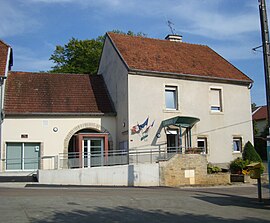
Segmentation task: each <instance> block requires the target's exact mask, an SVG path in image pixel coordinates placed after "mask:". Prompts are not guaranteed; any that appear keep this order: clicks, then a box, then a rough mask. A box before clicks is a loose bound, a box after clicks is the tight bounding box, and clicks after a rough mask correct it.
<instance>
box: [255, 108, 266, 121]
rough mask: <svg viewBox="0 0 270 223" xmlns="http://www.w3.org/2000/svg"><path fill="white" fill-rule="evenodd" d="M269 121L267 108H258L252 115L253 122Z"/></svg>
mask: <svg viewBox="0 0 270 223" xmlns="http://www.w3.org/2000/svg"><path fill="white" fill-rule="evenodd" d="M266 119H267V106H266V105H265V106H261V107H258V108H257V109H256V110H255V111H254V112H253V114H252V120H255V121H258V120H266Z"/></svg>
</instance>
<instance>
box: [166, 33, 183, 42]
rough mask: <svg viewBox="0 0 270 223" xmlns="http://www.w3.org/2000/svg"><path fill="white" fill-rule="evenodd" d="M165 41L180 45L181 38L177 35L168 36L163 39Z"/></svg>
mask: <svg viewBox="0 0 270 223" xmlns="http://www.w3.org/2000/svg"><path fill="white" fill-rule="evenodd" d="M165 39H166V40H169V41H174V42H180V43H182V36H181V35H177V34H169V35H167V36H166V37H165Z"/></svg>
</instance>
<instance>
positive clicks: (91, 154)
mask: <svg viewBox="0 0 270 223" xmlns="http://www.w3.org/2000/svg"><path fill="white" fill-rule="evenodd" d="M82 158H83V164H84V167H93V166H103V158H104V139H103V138H87V139H83V156H82Z"/></svg>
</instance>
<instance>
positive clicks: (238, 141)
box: [233, 137, 242, 153]
mask: <svg viewBox="0 0 270 223" xmlns="http://www.w3.org/2000/svg"><path fill="white" fill-rule="evenodd" d="M233 152H235V153H240V152H242V138H241V137H233Z"/></svg>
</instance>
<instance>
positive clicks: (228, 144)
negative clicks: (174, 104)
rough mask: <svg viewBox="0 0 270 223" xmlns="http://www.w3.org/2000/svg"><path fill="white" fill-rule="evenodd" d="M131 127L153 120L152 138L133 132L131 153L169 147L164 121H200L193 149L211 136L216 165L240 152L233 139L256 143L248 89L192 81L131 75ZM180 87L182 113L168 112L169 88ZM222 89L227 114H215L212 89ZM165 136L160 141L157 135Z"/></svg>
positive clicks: (211, 158)
mask: <svg viewBox="0 0 270 223" xmlns="http://www.w3.org/2000/svg"><path fill="white" fill-rule="evenodd" d="M128 77H129V101H130V103H129V123H130V126H129V128H130V129H131V128H132V126H133V125H136V124H137V123H139V124H141V123H143V121H144V120H145V119H146V118H147V117H149V124H151V123H152V121H154V120H155V123H154V126H153V127H152V128H150V130H149V133H148V137H147V138H146V139H144V140H141V138H142V134H141V133H139V134H132V133H131V131H129V136H130V140H129V148H130V150H136V149H142V148H154V147H158V146H161V147H164V146H166V134H165V131H164V128H162V126H161V122H162V121H163V120H166V119H168V118H172V117H175V116H193V117H197V118H199V119H200V121H199V122H198V123H197V124H196V125H195V126H194V127H193V128H192V146H193V147H196V146H197V142H196V140H197V137H198V136H204V137H207V141H208V142H207V143H208V151H209V154H208V155H207V159H208V161H209V162H212V163H227V162H229V161H231V160H233V159H234V158H236V157H237V156H239V155H240V153H233V137H234V136H241V137H242V139H243V145H244V143H245V142H247V141H251V142H253V137H252V121H251V106H250V104H251V99H250V90H249V89H248V88H247V87H246V86H240V85H232V84H224V83H222V84H221V83H210V82H202V81H190V80H181V79H172V78H163V77H149V76H143V75H132V74H130V75H129V76H128ZM166 85H170V86H177V87H178V104H179V110H178V111H168V110H166V109H165V94H164V92H165V86H166ZM211 87H217V88H221V89H222V103H223V112H220V113H217V112H215V113H214V112H211V110H210V100H209V97H210V88H211ZM157 133H160V134H161V137H160V138H157V137H156V134H157Z"/></svg>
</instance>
